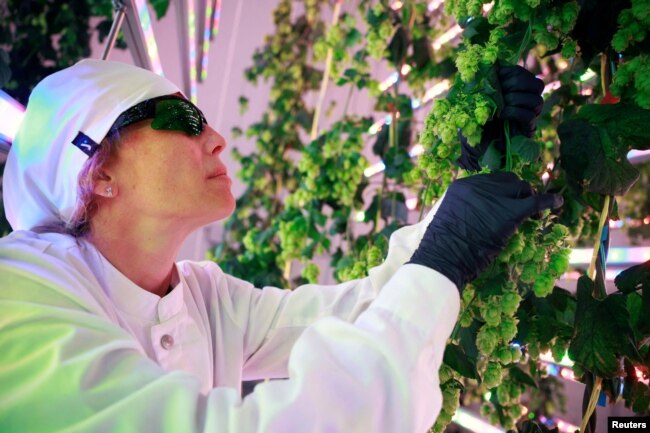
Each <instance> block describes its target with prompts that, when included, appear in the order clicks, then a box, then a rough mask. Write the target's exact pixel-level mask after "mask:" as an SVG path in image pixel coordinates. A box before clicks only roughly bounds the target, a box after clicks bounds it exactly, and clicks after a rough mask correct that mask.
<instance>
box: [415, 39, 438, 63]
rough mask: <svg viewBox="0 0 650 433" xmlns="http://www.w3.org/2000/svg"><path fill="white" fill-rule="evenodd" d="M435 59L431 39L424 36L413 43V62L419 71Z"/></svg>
mask: <svg viewBox="0 0 650 433" xmlns="http://www.w3.org/2000/svg"><path fill="white" fill-rule="evenodd" d="M432 59H433V48H432V46H431V42H430V41H429V38H427V37H426V36H423V37H421V38H418V39H416V40H414V41H413V62H414V63H415V67H416V68H418V69H421V68H424V67H425V66H426V65H427V64H428V63H429V62H431V61H432Z"/></svg>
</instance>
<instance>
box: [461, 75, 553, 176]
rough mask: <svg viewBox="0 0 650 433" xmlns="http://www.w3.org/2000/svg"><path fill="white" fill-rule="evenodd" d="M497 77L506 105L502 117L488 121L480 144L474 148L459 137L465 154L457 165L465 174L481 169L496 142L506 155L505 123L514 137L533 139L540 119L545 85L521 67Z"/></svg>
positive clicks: (500, 115) (463, 138) (462, 153)
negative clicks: (484, 156)
mask: <svg viewBox="0 0 650 433" xmlns="http://www.w3.org/2000/svg"><path fill="white" fill-rule="evenodd" d="M497 74H498V76H499V84H500V86H501V94H502V95H503V100H504V103H505V106H504V108H503V110H501V113H500V114H499V117H498V118H496V119H492V120H489V121H488V122H487V123H486V124H485V125H484V126H483V134H482V136H481V142H480V143H479V144H477V145H476V146H474V147H472V146H470V145H469V143H467V140H466V139H465V137H463V136H462V135H461V134H459V136H460V143H461V146H462V152H461V156H460V158H459V160H458V164H459V165H460V166H461V167H462V168H464V169H466V170H472V171H477V170H480V169H481V167H480V166H479V163H478V161H479V159H480V158H481V156H482V155H483V154H484V153H485V151H486V149H487V148H488V146H489V145H490V143H491V142H493V141H496V147H497V149H498V150H499V151H500V152H501V154H504V153H505V147H506V146H505V137H504V132H503V121H504V120H508V121H510V135H511V136H515V135H525V136H526V137H532V136H533V133H534V132H535V123H536V119H537V116H539V113H541V112H542V107H543V106H544V99H543V98H542V96H541V95H542V91H543V90H544V82H543V81H542V80H540V79H539V78H537V77H535V76H534V75H533V74H532V73H531V72H529V71H527V70H526V69H524V68H522V67H521V66H503V67H498V69H497Z"/></svg>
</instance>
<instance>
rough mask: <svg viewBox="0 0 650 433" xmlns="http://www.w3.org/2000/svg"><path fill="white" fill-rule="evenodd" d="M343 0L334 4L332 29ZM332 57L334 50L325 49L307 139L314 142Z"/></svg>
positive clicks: (337, 19) (337, 20)
mask: <svg viewBox="0 0 650 433" xmlns="http://www.w3.org/2000/svg"><path fill="white" fill-rule="evenodd" d="M342 3H343V0H337V1H336V3H335V4H334V12H333V14H332V15H333V16H332V27H334V26H335V25H336V24H337V23H338V22H339V15H340V14H341V4H342ZM333 56H334V49H333V48H332V47H329V48H328V49H327V55H326V57H325V70H324V71H323V79H322V80H321V83H320V92H319V94H318V103H317V104H316V108H315V109H314V118H313V120H312V123H311V132H310V134H309V137H310V138H311V139H312V140H315V139H316V137H318V120H319V118H320V113H321V111H322V109H323V103H324V102H325V94H326V93H327V84H328V82H329V78H330V73H331V71H332V57H333Z"/></svg>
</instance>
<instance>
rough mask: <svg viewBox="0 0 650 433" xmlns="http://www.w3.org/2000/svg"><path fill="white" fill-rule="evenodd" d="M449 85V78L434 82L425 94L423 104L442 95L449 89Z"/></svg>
mask: <svg viewBox="0 0 650 433" xmlns="http://www.w3.org/2000/svg"><path fill="white" fill-rule="evenodd" d="M449 86H450V83H449V80H442V81H441V82H439V83H436V84H434V85H433V86H432V87H431V88H430V89H429V90H427V93H425V94H424V98H422V104H426V103H427V102H429V101H431V100H432V99H433V98H436V97H438V96H440V95H442V94H443V93H444V92H446V91H447V90H449Z"/></svg>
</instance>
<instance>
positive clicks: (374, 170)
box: [363, 161, 386, 177]
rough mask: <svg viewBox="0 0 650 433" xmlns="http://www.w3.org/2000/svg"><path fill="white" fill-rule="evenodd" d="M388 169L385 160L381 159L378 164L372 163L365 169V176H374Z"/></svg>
mask: <svg viewBox="0 0 650 433" xmlns="http://www.w3.org/2000/svg"><path fill="white" fill-rule="evenodd" d="M385 169H386V166H385V165H384V163H383V162H381V161H379V162H378V163H376V164H373V165H371V166H370V167H368V168H366V169H365V170H363V175H364V176H365V177H373V176H374V175H376V174H378V173H381V172H382V171H384V170H385Z"/></svg>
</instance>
